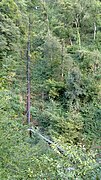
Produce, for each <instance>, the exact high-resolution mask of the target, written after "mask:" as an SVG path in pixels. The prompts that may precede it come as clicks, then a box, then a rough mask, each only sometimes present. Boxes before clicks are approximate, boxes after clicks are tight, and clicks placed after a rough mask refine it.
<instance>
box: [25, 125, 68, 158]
mask: <svg viewBox="0 0 101 180" xmlns="http://www.w3.org/2000/svg"><path fill="white" fill-rule="evenodd" d="M28 131H30V132H31V133H34V134H36V135H38V136H39V137H40V138H41V139H43V140H44V141H45V142H47V143H48V144H49V145H54V146H55V147H56V148H57V150H58V151H59V152H60V153H61V154H63V155H65V153H66V151H65V150H64V149H62V148H61V147H60V146H58V145H57V144H56V143H54V142H53V141H51V140H49V139H48V138H46V137H45V136H43V135H42V134H41V133H39V132H38V131H36V130H34V129H32V128H30V129H28Z"/></svg>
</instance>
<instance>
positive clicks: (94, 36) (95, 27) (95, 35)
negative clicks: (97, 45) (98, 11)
mask: <svg viewBox="0 0 101 180" xmlns="http://www.w3.org/2000/svg"><path fill="white" fill-rule="evenodd" d="M96 30H97V28H96V23H94V41H95V39H96Z"/></svg>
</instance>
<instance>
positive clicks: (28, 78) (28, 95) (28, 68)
mask: <svg viewBox="0 0 101 180" xmlns="http://www.w3.org/2000/svg"><path fill="white" fill-rule="evenodd" d="M26 68H27V123H28V124H30V17H29V26H28V41H27V67H26Z"/></svg>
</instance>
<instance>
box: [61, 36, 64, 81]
mask: <svg viewBox="0 0 101 180" xmlns="http://www.w3.org/2000/svg"><path fill="white" fill-rule="evenodd" d="M61 43H62V49H61V51H62V52H61V78H62V80H63V78H64V42H63V39H62V42H61Z"/></svg>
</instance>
